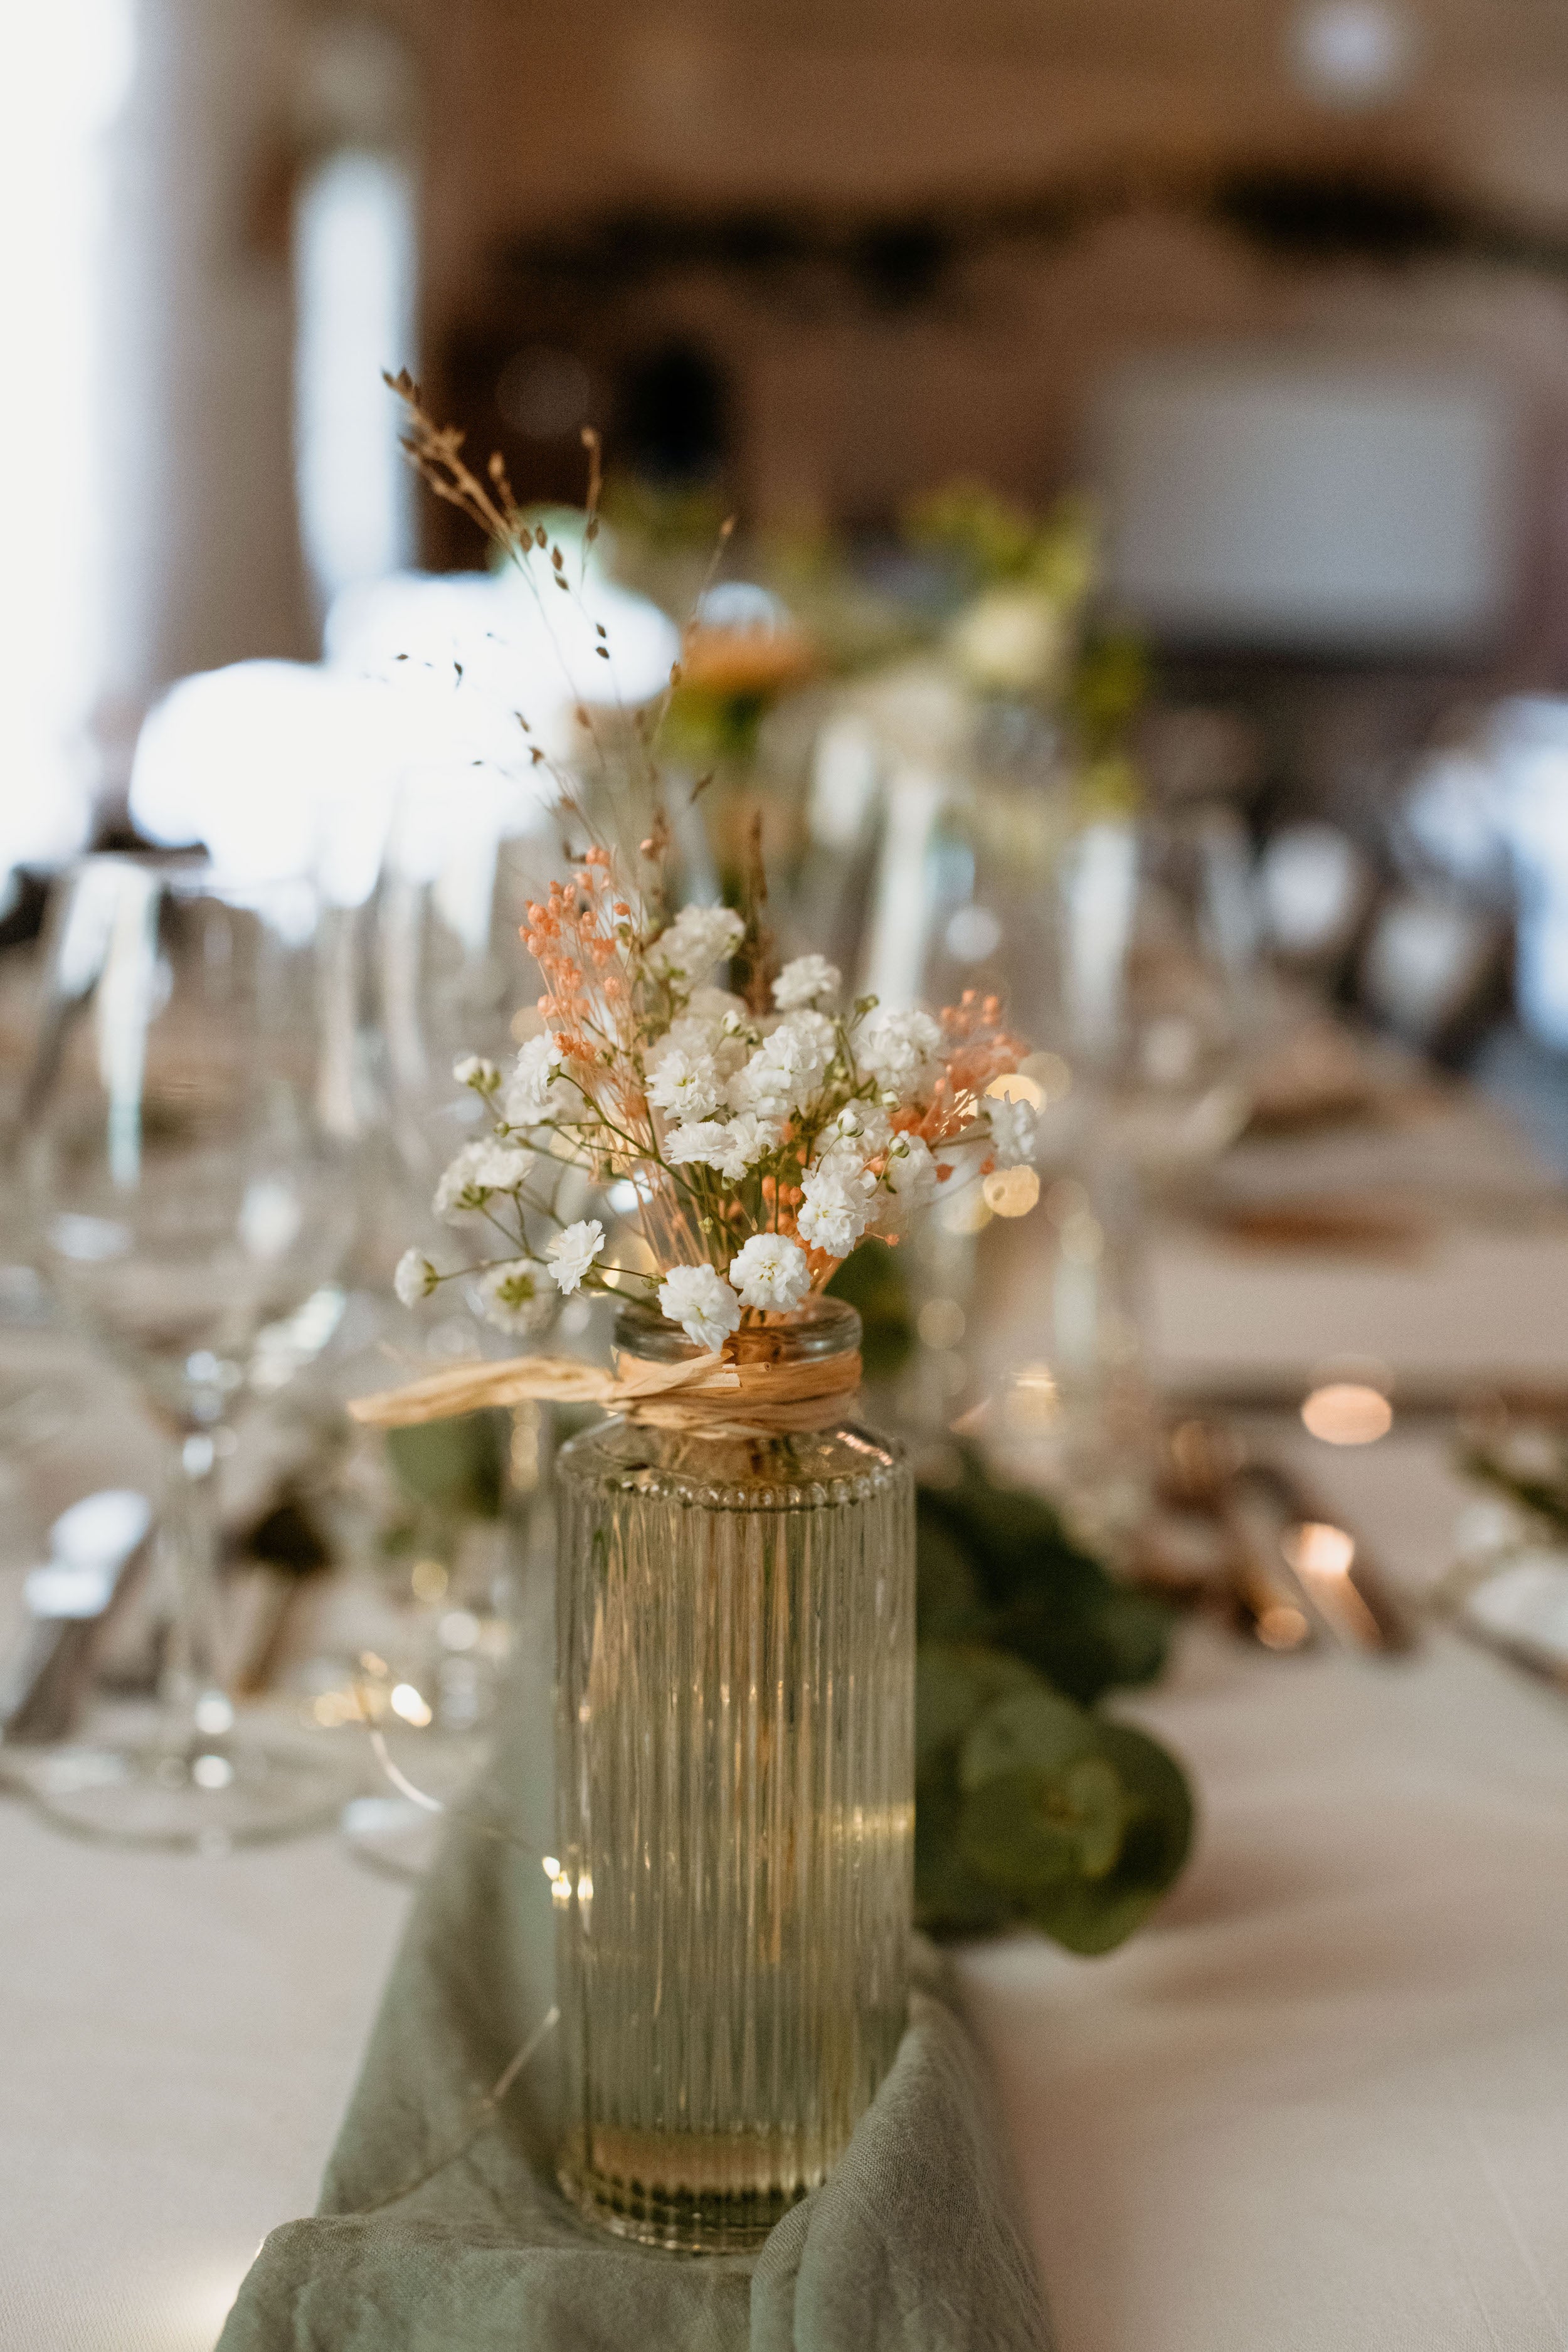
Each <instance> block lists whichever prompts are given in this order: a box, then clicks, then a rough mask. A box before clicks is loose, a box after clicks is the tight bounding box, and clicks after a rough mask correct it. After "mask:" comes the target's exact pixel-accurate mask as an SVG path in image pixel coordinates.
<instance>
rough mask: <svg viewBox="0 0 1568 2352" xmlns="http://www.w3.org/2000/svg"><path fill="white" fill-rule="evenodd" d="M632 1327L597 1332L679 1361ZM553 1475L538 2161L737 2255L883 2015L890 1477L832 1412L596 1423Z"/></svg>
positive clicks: (903, 1999) (887, 1956)
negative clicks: (554, 2156)
mask: <svg viewBox="0 0 1568 2352" xmlns="http://www.w3.org/2000/svg"><path fill="white" fill-rule="evenodd" d="M660 1331H663V1332H665V1333H667V1332H668V1327H656V1328H652V1329H651V1330H650V1328H647V1327H645V1328H644V1330H643V1332H642V1333H641V1335H640V1338H641V1341H642V1344H640V1345H639V1333H638V1331H637V1328H635V1326H634V1328H632V1329H631V1330H630V1331H629V1333H628V1331H627V1329H626V1325H625V1324H623V1331H622V1335H621V1337H622V1345H623V1347H625V1346H626V1344H627V1342H628V1339H629V1341H630V1344H631V1347H632V1349H633V1350H634V1351H635V1352H638V1353H645V1354H646V1353H662V1354H668V1353H671V1352H678V1351H679V1350H677V1349H672V1348H671V1346H670V1345H669V1342H668V1337H666V1338H664V1339H660V1337H659V1332H660ZM675 1338H676V1339H677V1340H679V1334H676V1335H675ZM769 1341H770V1346H771V1348H772V1349H773V1351H774V1352H776V1353H785V1354H788V1355H789V1356H791V1357H792V1358H794V1360H799V1357H798V1354H797V1352H796V1351H797V1350H799V1351H800V1352H804V1353H807V1354H822V1353H825V1352H828V1351H830V1350H832V1349H836V1348H838V1347H843V1346H847V1347H853V1346H854V1345H856V1343H857V1341H858V1321H857V1319H856V1318H854V1317H853V1315H851V1314H850V1313H849V1312H848V1310H847V1309H837V1308H835V1307H833V1306H832V1305H831V1304H830V1303H829V1304H826V1305H825V1306H824V1307H821V1308H819V1309H818V1310H817V1312H816V1314H815V1315H813V1316H812V1317H810V1318H807V1320H806V1322H805V1325H804V1326H803V1328H801V1329H800V1330H799V1331H798V1332H795V1331H791V1330H789V1329H788V1328H785V1329H784V1331H783V1332H782V1333H781V1332H780V1330H779V1329H778V1328H777V1327H774V1328H773V1332H772V1333H771V1334H770V1335H769ZM743 1343H744V1335H742V1344H743ZM559 1468H560V1477H561V1500H562V1514H563V1524H562V1529H561V1537H562V1541H561V1553H560V1558H561V1576H560V1583H559V1601H558V1611H559V1615H558V1625H557V1635H558V1657H557V1677H558V1680H557V1739H558V1756H557V1790H558V1794H557V1804H558V1808H559V1820H558V1831H559V1838H560V1854H559V1861H560V1865H561V1866H560V1872H559V1874H558V1876H557V1879H556V1882H555V1886H556V1902H557V1906H558V1908H557V1920H558V1935H559V1962H560V1966H559V1979H560V1994H559V1998H560V2002H561V2009H562V2026H563V2037H564V2045H565V2051H566V2060H567V2074H568V2106H567V2118H568V2131H567V2137H566V2141H565V2146H564V2149H563V2158H562V2180H563V2185H564V2187H565V2188H566V2189H567V2190H568V2193H569V2194H571V2195H572V2196H573V2197H574V2198H575V2199H576V2200H577V2201H578V2202H579V2203H580V2204H582V2205H584V2206H585V2207H586V2208H587V2209H588V2210H590V2211H592V2212H593V2213H594V2214H595V2215H596V2217H597V2218H598V2219H599V2220H600V2221H603V2222H605V2224H606V2225H607V2226H608V2227H609V2228H611V2229H613V2230H616V2231H619V2232H621V2233H622V2234H624V2235H626V2236H629V2237H636V2238H640V2239H644V2240H647V2241H648V2242H653V2243H657V2244H661V2245H666V2246H672V2247H680V2248H685V2249H687V2250H690V2251H718V2250H724V2249H734V2248H740V2247H745V2246H752V2245H755V2244H757V2243H759V2242H760V2241H761V2240H762V2239H763V2237H765V2235H766V2234H767V2232H768V2231H769V2230H770V2229H771V2228H772V2227H773V2223H774V2222H775V2221H777V2220H778V2219H779V2216H780V2215H781V2214H782V2213H783V2212H784V2211H785V2210H787V2208H788V2207H789V2206H790V2205H791V2204H793V2203H794V2202H795V2200H796V2198H798V2197H800V2196H803V2195H804V2194H805V2191H806V2190H807V2189H811V2188H813V2187H814V2186H815V2185H816V2183H817V2182H818V2181H820V2180H822V2179H824V2178H825V2176H826V2173H827V2171H828V2169H829V2168H830V2167H831V2165H832V2164H833V2162H834V2160H835V2158H837V2156H838V2155H839V2153H840V2151H841V2150H842V2149H843V2147H845V2145H846V2143H847V2140H848V2137H849V2135H850V2133H851V2132H852V2130H853V2129H854V2126H855V2124H856V2121H857V2119H858V2116H860V2114H861V2113H862V2112H863V2110H864V2109H865V2107H866V2106H867V2105H868V2103H869V2101H870V2099H871V2097H872V2095H873V2094H874V2093H875V2091H876V2089H877V2085H878V2084H879V2082H880V2081H881V2079H882V2077H883V2075H884V2074H886V2073H887V2071H888V2068H889V2065H890V2064H891V2063H892V2060H893V2055H894V2053H895V2051H896V2050H897V2048H898V2044H899V2038H900V2034H901V2032H902V2031H903V2028H904V2022H905V2011H906V2007H907V2001H908V1965H909V1949H908V1948H909V1933H910V1903H911V1852H912V1843H911V1841H912V1833H913V1825H914V1760H913V1716H914V1523H913V1499H912V1492H911V1486H910V1475H909V1472H908V1469H907V1466H906V1465H905V1464H904V1462H903V1460H902V1458H901V1456H900V1453H899V1452H898V1450H897V1448H896V1447H893V1446H891V1445H889V1444H885V1443H883V1442H882V1441H880V1440H879V1439H877V1438H875V1437H872V1436H870V1435H868V1433H866V1432H865V1431H863V1430H861V1429H860V1428H858V1426H856V1425H854V1423H852V1422H849V1421H847V1420H846V1421H844V1422H843V1423H840V1424H839V1425H837V1426H835V1427H833V1428H830V1429H826V1430H824V1431H821V1432H813V1433H808V1434H797V1435H790V1436H767V1437H744V1436H735V1435H716V1434H710V1433H700V1434H699V1433H683V1434H673V1433H662V1432H659V1431H657V1430H652V1429H647V1428H642V1427H637V1426H634V1425H632V1424H628V1423H625V1422H620V1421H614V1422H610V1423H606V1424H605V1426H604V1427H602V1428H600V1429H596V1430H595V1431H594V1432H592V1433H590V1434H589V1435H588V1436H586V1437H582V1438H579V1439H577V1440H576V1441H575V1442H574V1444H571V1445H569V1446H567V1447H566V1448H565V1449H564V1450H563V1454H562V1455H561V1456H560V1462H559Z"/></svg>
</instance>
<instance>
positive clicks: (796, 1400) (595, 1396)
mask: <svg viewBox="0 0 1568 2352" xmlns="http://www.w3.org/2000/svg"><path fill="white" fill-rule="evenodd" d="M859 1385H860V1359H859V1356H858V1354H853V1353H851V1354H846V1355H842V1356H825V1357H822V1358H820V1359H819V1360H816V1362H806V1363H774V1362H769V1361H766V1360H752V1361H744V1362H738V1363H737V1362H731V1360H729V1359H728V1358H726V1357H724V1356H688V1357H684V1358H683V1359H682V1360H681V1361H680V1362H679V1363H675V1364H648V1363H644V1362H642V1361H641V1360H640V1359H638V1358H636V1357H631V1356H617V1357H616V1369H615V1370H614V1371H613V1372H607V1371H602V1370H599V1368H598V1367H597V1366H596V1365H594V1364H584V1363H580V1362H579V1361H578V1360H577V1359H576V1358H575V1357H574V1356H512V1357H509V1358H508V1359H507V1360H506V1361H505V1362H504V1363H489V1364H456V1365H454V1366H453V1368H452V1370H450V1371H447V1372H432V1373H430V1374H429V1375H428V1377H427V1378H426V1379H424V1380H419V1381H408V1382H407V1383H406V1384H405V1386H404V1387H402V1388H396V1389H384V1390H383V1391H381V1392H380V1393H379V1394H378V1395H376V1396H366V1397H356V1398H355V1399H354V1401H353V1403H352V1404H351V1405H350V1406H349V1411H350V1412H351V1413H352V1414H353V1417H354V1419H355V1420H356V1421H362V1422H365V1423H369V1425H370V1426H371V1427H372V1428H374V1429H406V1428H408V1427H409V1426H411V1425H412V1424H413V1423H417V1422H425V1421H451V1420H453V1419H455V1418H456V1417H457V1415H458V1414H459V1413H465V1412H479V1410H480V1408H481V1407H482V1406H485V1405H508V1404H520V1403H521V1402H523V1401H524V1399H526V1398H539V1399H542V1400H548V1401H549V1402H553V1403H556V1404H597V1405H603V1407H604V1408H605V1412H618V1413H621V1414H623V1415H624V1416H625V1417H626V1420H628V1421H637V1422H642V1423H647V1424H648V1425H650V1426H651V1427H653V1428H655V1429H674V1430H689V1431H694V1432H701V1433H704V1434H707V1435H710V1436H714V1437H719V1436H731V1435H732V1436H761V1437H770V1436H778V1435H783V1434H786V1433H788V1432H790V1431H792V1430H812V1429H823V1428H826V1426H827V1424H828V1423H830V1422H832V1421H836V1420H837V1418H838V1416H839V1414H840V1413H841V1412H842V1411H843V1410H844V1408H845V1406H846V1404H847V1402H848V1400H849V1398H850V1397H851V1396H852V1395H853V1393H854V1391H856V1390H857V1389H858V1387H859Z"/></svg>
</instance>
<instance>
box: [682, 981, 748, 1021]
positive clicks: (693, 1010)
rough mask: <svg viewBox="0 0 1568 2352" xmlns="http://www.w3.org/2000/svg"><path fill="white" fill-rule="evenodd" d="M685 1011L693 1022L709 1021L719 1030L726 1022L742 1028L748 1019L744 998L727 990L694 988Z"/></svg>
mask: <svg viewBox="0 0 1568 2352" xmlns="http://www.w3.org/2000/svg"><path fill="white" fill-rule="evenodd" d="M686 1010H687V1013H688V1014H689V1017H690V1019H692V1020H693V1021H710V1022H712V1024H713V1025H714V1027H715V1028H717V1029H722V1028H723V1027H724V1025H725V1024H726V1023H727V1022H734V1023H736V1024H738V1025H739V1026H740V1027H742V1028H744V1027H745V1025H746V1022H747V1017H748V1016H747V1013H746V1000H745V998H744V997H743V996H736V995H734V994H733V993H732V992H731V990H729V989H727V988H694V989H693V990H692V992H691V993H690V995H689V997H688V998H687V1000H686Z"/></svg>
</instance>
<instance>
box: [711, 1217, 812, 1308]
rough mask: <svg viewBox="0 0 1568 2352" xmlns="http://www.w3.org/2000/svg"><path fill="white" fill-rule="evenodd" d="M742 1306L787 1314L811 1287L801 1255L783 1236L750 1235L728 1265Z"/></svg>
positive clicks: (808, 1268)
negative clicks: (768, 1309)
mask: <svg viewBox="0 0 1568 2352" xmlns="http://www.w3.org/2000/svg"><path fill="white" fill-rule="evenodd" d="M730 1280H731V1283H732V1284H733V1285H734V1286H735V1288H736V1289H737V1290H738V1291H739V1293H740V1295H741V1304H742V1307H760V1308H764V1309H767V1308H771V1309H773V1310H775V1311H787V1310H788V1309H789V1308H790V1307H798V1306H799V1305H800V1302H801V1300H802V1299H803V1298H804V1297H805V1295H806V1293H807V1292H808V1291H809V1290H810V1288H811V1268H810V1266H809V1265H807V1264H806V1262H805V1251H804V1250H803V1249H802V1248H801V1247H800V1246H799V1244H798V1243H795V1242H792V1241H791V1240H790V1239H789V1237H788V1235H787V1234H752V1237H751V1239H750V1241H749V1242H747V1243H746V1244H745V1246H744V1247H743V1248H742V1249H741V1250H739V1251H738V1252H737V1253H736V1255H735V1256H734V1257H733V1258H732V1259H731V1263H730Z"/></svg>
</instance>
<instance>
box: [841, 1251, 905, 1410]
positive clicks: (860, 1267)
mask: <svg viewBox="0 0 1568 2352" xmlns="http://www.w3.org/2000/svg"><path fill="white" fill-rule="evenodd" d="M827 1295H828V1297H830V1298H842V1299H843V1300H844V1302H845V1304H846V1305H847V1306H849V1307H853V1308H854V1309H855V1312H856V1313H857V1314H858V1316H859V1318H860V1360H861V1362H862V1364H863V1365H864V1366H865V1369H866V1378H867V1379H868V1381H889V1380H891V1379H892V1378H893V1377H894V1375H895V1374H896V1373H898V1372H901V1371H902V1370H903V1368H904V1366H905V1365H906V1364H907V1363H908V1362H909V1360H910V1357H911V1356H912V1355H913V1353H914V1349H915V1318H914V1314H913V1310H912V1309H911V1307H910V1292H909V1285H908V1284H907V1283H906V1282H905V1280H904V1270H903V1267H902V1265H900V1262H899V1254H898V1251H897V1250H893V1249H889V1247H888V1244H887V1243H886V1242H879V1241H864V1242H862V1243H861V1244H860V1245H859V1247H858V1249H855V1250H852V1251H851V1252H850V1254H849V1255H848V1256H847V1258H846V1259H845V1260H844V1263H843V1265H841V1266H840V1267H839V1269H838V1271H837V1274H836V1275H835V1276H834V1277H833V1279H832V1281H831V1282H830V1283H829V1284H828V1286H827Z"/></svg>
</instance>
